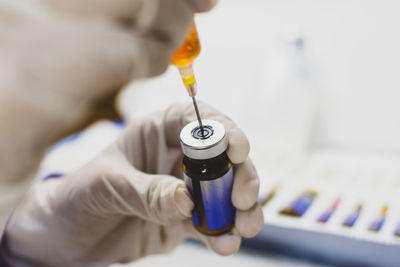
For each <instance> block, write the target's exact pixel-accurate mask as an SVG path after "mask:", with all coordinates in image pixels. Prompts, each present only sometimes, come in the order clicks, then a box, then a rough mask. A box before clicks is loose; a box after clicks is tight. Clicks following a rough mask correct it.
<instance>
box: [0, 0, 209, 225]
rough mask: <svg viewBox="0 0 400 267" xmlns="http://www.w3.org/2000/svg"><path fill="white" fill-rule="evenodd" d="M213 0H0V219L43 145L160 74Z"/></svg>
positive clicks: (110, 111) (110, 113)
mask: <svg viewBox="0 0 400 267" xmlns="http://www.w3.org/2000/svg"><path fill="white" fill-rule="evenodd" d="M214 4H215V1H214V0H113V1H106V0H90V1H80V0H71V1H69V0H53V1H51V0H41V1H30V0H25V1H23V0H21V1H13V0H0V17H1V24H0V58H1V60H0V128H1V129H2V131H1V132H0V140H1V141H0V220H1V216H2V215H3V214H4V213H8V212H9V211H10V209H11V208H13V207H14V203H15V202H16V201H18V199H19V198H18V195H20V191H23V190H24V189H26V187H25V185H26V184H27V183H28V181H26V180H24V179H26V178H27V177H29V175H31V174H32V172H33V171H34V170H35V168H36V167H37V166H38V163H39V162H40V160H41V157H42V155H43V153H44V151H45V149H46V148H47V147H48V146H49V145H51V144H52V143H54V142H56V141H57V140H59V139H60V138H61V137H63V136H66V135H67V134H69V133H71V132H73V131H75V130H76V129H77V128H82V127H83V126H85V125H87V124H88V123H90V122H92V121H93V120H95V119H96V116H102V115H104V113H107V115H108V116H113V115H114V116H115V115H116V114H115V111H114V109H113V100H114V97H115V95H116V94H117V92H118V91H119V90H120V89H121V88H122V86H123V85H125V84H126V83H127V82H129V81H130V80H131V79H139V78H144V77H149V76H154V75H157V74H160V73H161V72H163V71H164V70H165V69H166V68H167V66H168V64H169V62H170V58H171V53H172V52H173V51H174V50H175V49H176V48H177V47H178V45H179V44H180V43H181V42H182V41H183V40H184V36H185V35H186V33H187V31H188V29H189V27H190V26H191V24H192V20H193V14H194V13H195V12H201V11H206V10H208V9H209V8H211V7H212V6H213V5H214ZM102 111H104V112H103V113H102ZM8 195H9V196H8ZM13 202H14V203H13ZM3 210H4V211H3ZM0 226H1V221H0Z"/></svg>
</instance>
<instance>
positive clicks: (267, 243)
mask: <svg viewBox="0 0 400 267" xmlns="http://www.w3.org/2000/svg"><path fill="white" fill-rule="evenodd" d="M259 172H260V176H263V177H264V180H265V181H267V182H266V183H264V187H263V188H262V189H263V190H261V193H262V194H261V196H260V202H262V201H263V200H265V199H269V200H268V201H267V203H264V204H265V205H264V207H263V212H264V217H265V224H264V227H263V229H262V231H261V233H260V234H259V235H258V236H257V237H256V238H255V239H252V240H247V241H245V242H244V244H245V246H249V247H256V248H258V249H264V250H267V251H271V250H272V251H277V252H282V253H286V254H291V255H294V256H296V257H305V258H308V259H312V260H316V261H318V262H324V263H331V264H335V265H337V264H338V265H346V266H347V265H350V266H354V265H356V266H400V158H396V157H387V156H382V155H366V154H359V153H348V152H337V151H335V152H332V151H328V152H322V153H318V154H316V155H314V156H313V157H310V158H309V159H308V160H306V161H305V163H303V164H302V166H300V167H299V166H297V167H296V168H294V169H293V171H291V172H290V173H288V172H286V173H285V174H284V175H281V177H280V178H279V175H276V172H275V175H274V177H272V176H271V173H268V171H265V172H264V173H263V169H262V168H259ZM276 177H278V178H276ZM265 184H267V186H265ZM262 185H263V183H262ZM271 192H272V196H271ZM264 202H265V201H264Z"/></svg>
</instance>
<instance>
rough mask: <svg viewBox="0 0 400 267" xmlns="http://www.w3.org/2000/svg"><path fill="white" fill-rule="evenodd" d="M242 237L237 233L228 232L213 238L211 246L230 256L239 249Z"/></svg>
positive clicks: (220, 253) (217, 251)
mask: <svg viewBox="0 0 400 267" xmlns="http://www.w3.org/2000/svg"><path fill="white" fill-rule="evenodd" d="M241 243H242V238H241V237H240V236H238V235H235V234H226V235H223V236H219V237H215V238H213V239H212V240H211V246H212V248H213V249H214V251H215V252H216V253H218V254H219V255H221V256H229V255H232V254H235V253H237V252H238V251H239V249H240V245H241Z"/></svg>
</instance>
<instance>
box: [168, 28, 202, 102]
mask: <svg viewBox="0 0 400 267" xmlns="http://www.w3.org/2000/svg"><path fill="white" fill-rule="evenodd" d="M200 50H201V45H200V41H199V36H198V34H197V29H196V25H195V24H194V23H193V26H192V28H191V29H190V32H189V34H188V35H187V36H186V40H185V42H184V43H183V44H182V45H181V47H179V49H178V50H177V51H176V52H175V53H174V54H173V55H172V60H171V61H172V64H173V65H175V66H177V67H178V69H179V73H180V75H181V78H182V81H183V84H184V85H185V87H186V89H187V91H188V94H189V96H190V97H194V96H196V94H197V84H196V78H195V76H194V72H193V61H194V60H195V58H196V57H197V56H198V55H199V54H200Z"/></svg>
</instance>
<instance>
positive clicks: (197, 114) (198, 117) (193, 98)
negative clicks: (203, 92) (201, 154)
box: [192, 96, 204, 137]
mask: <svg viewBox="0 0 400 267" xmlns="http://www.w3.org/2000/svg"><path fill="white" fill-rule="evenodd" d="M192 100H193V105H194V110H195V111H196V116H197V120H198V121H199V125H200V130H201V135H202V136H203V137H204V129H203V123H202V122H201V118H200V112H199V108H198V107H197V102H196V98H195V97H194V96H193V97H192Z"/></svg>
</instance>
